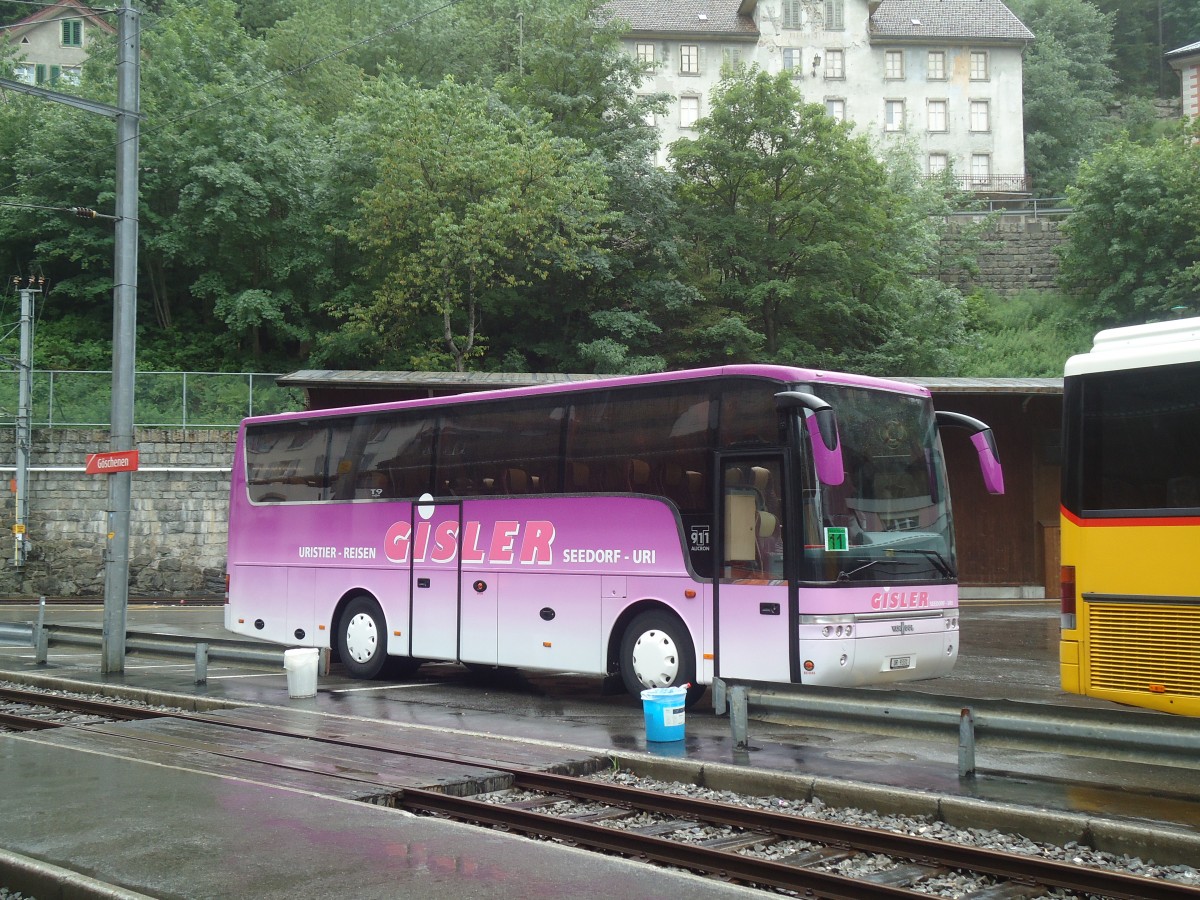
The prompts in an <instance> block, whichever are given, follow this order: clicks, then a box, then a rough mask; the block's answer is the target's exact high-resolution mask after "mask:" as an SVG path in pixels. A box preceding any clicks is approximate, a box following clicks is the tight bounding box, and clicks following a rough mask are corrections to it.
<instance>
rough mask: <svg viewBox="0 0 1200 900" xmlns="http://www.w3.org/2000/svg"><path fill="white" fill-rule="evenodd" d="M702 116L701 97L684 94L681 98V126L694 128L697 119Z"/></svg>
mask: <svg viewBox="0 0 1200 900" xmlns="http://www.w3.org/2000/svg"><path fill="white" fill-rule="evenodd" d="M699 118H700V98H699V97H697V96H695V95H692V96H684V97H680V98H679V127H680V128H694V127H695V126H696V120H697V119H699Z"/></svg>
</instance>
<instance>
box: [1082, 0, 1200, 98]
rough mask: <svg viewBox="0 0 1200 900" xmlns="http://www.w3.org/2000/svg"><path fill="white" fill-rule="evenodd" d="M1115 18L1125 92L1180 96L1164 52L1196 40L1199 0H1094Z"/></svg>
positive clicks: (1115, 45) (1118, 67)
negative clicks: (1164, 57)
mask: <svg viewBox="0 0 1200 900" xmlns="http://www.w3.org/2000/svg"><path fill="white" fill-rule="evenodd" d="M1094 5H1095V6H1096V7H1097V8H1098V9H1100V10H1101V11H1102V12H1105V13H1108V14H1110V15H1111V16H1112V18H1113V26H1114V27H1113V35H1114V41H1113V49H1114V51H1115V56H1116V62H1115V67H1116V71H1117V74H1118V75H1119V76H1120V78H1121V91H1122V93H1124V94H1132V95H1145V96H1160V97H1171V96H1178V92H1179V79H1178V78H1177V77H1176V76H1175V73H1174V72H1173V71H1172V70H1171V68H1170V67H1169V66H1167V65H1166V63H1165V62H1164V61H1163V54H1164V53H1167V52H1169V51H1171V50H1174V49H1175V48H1177V47H1182V46H1184V45H1185V44H1190V43H1192V42H1193V41H1194V40H1196V27H1197V23H1200V0H1094Z"/></svg>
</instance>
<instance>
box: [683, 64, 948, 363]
mask: <svg viewBox="0 0 1200 900" xmlns="http://www.w3.org/2000/svg"><path fill="white" fill-rule="evenodd" d="M711 108H712V111H711V113H710V115H709V116H708V117H707V118H706V119H702V120H701V121H700V122H698V123H697V129H698V137H697V138H696V139H695V140H688V139H684V140H680V141H677V142H676V143H675V144H673V145H672V146H671V151H670V152H671V157H672V159H673V161H674V164H675V167H676V169H677V170H678V172H679V174H680V177H681V178H682V187H681V191H680V194H681V205H682V207H683V209H684V214H685V216H686V218H687V221H688V223H689V226H690V228H691V232H692V234H693V235H694V240H695V241H696V245H697V254H698V256H699V257H700V258H701V260H702V267H700V266H698V267H697V272H698V275H699V280H698V282H697V283H698V285H699V286H700V288H701V290H702V291H703V292H704V293H705V295H706V297H707V300H708V302H709V303H710V304H711V305H712V308H710V310H709V317H708V322H707V327H706V331H704V332H702V333H701V334H699V335H696V336H697V337H701V338H704V337H707V338H708V339H709V340H713V339H720V338H724V339H725V340H726V341H730V339H732V341H731V342H728V343H723V344H718V345H715V347H716V352H715V353H713V356H714V357H716V358H720V356H721V355H723V351H725V352H728V349H732V351H733V353H732V355H734V356H741V355H744V354H745V353H746V352H747V351H749V350H751V349H753V347H754V345H755V344H757V345H759V346H761V348H762V350H761V355H762V356H764V357H765V358H767V359H770V360H775V361H780V362H796V363H805V364H809V365H829V366H840V367H850V368H856V369H865V370H869V371H876V372H881V371H902V370H904V369H906V368H908V366H909V365H910V364H915V362H914V360H912V359H911V358H910V356H909V354H910V353H911V352H913V351H914V350H915V349H916V348H917V347H918V345H919V344H920V342H921V340H924V341H925V342H928V343H930V344H932V345H933V346H944V344H945V343H946V341H947V340H948V336H949V335H950V334H951V333H953V332H954V331H955V330H956V329H957V327H958V322H959V321H960V318H959V315H958V311H957V308H956V307H957V302H958V298H957V295H956V292H954V291H953V290H951V289H949V288H945V287H944V286H942V285H940V284H936V283H934V282H932V281H930V280H928V279H927V278H925V277H923V276H924V275H925V272H924V267H925V266H926V265H927V264H928V262H929V259H930V257H929V255H928V254H930V253H932V252H933V251H934V248H935V245H936V240H934V236H933V235H932V233H930V232H928V231H926V230H925V229H926V227H927V226H926V225H925V222H926V220H927V217H926V216H925V215H923V214H914V213H915V212H916V210H917V209H918V206H916V205H914V199H913V197H912V196H911V195H910V194H908V193H905V192H902V191H900V190H897V189H896V188H895V187H894V185H893V183H892V180H891V177H890V175H889V172H888V170H887V169H886V168H885V166H884V165H883V164H882V163H881V162H879V161H878V160H877V159H876V158H875V155H874V153H873V151H872V148H871V146H870V145H869V144H868V142H867V141H866V140H865V139H864V138H860V137H855V136H853V135H852V133H851V132H850V130H849V129H848V128H847V127H846V126H844V125H842V124H839V123H837V122H835V121H834V120H833V119H831V118H830V117H829V116H827V115H825V112H824V109H823V107H821V106H819V105H817V104H806V103H804V102H803V99H802V98H801V96H800V94H799V92H798V90H797V89H796V87H795V86H794V85H793V82H792V79H791V78H790V77H788V75H787V74H786V73H784V74H781V75H779V76H776V77H772V76H769V75H767V74H766V73H763V72H760V71H758V70H756V69H749V70H744V69H739V70H737V71H733V72H730V73H727V75H726V76H725V77H724V78H723V79H722V81H721V82H720V84H719V85H718V86H717V88H716V89H715V90H714V91H713V94H712V107H711ZM718 310H719V311H720V312H719V313H717V311H718ZM731 320H736V321H731ZM910 328H911V331H910V332H909V335H910V336H911V338H912V339H911V340H906V339H905V337H906V336H905V331H906V329H910ZM739 333H740V335H741V337H740V338H739ZM751 335H757V336H758V339H757V340H753V339H752V340H747V338H749V337H750V336H751ZM727 348H728V349H727ZM710 353H712V351H711V350H710Z"/></svg>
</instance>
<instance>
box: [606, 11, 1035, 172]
mask: <svg viewBox="0 0 1200 900" xmlns="http://www.w3.org/2000/svg"><path fill="white" fill-rule="evenodd" d="M608 10H609V12H610V13H611V14H612V15H613V16H614V17H615V18H619V19H623V20H625V21H626V22H628V23H629V25H630V31H629V33H628V34H627V36H626V40H625V43H626V46H627V47H628V50H629V52H630V53H631V54H633V55H635V56H637V57H638V58H639V59H643V60H646V61H649V62H653V63H654V64H655V65H656V66H657V68H656V70H655V74H654V75H653V76H652V77H651V78H649V79H647V81H646V82H644V83H643V88H642V89H643V90H644V91H645V92H646V93H658V92H662V93H667V94H669V95H671V97H672V98H673V102H672V108H671V110H670V112H669V113H668V114H667V115H665V116H661V117H659V118H658V120H656V122H655V124H656V125H657V126H658V127H659V130H660V132H661V134H662V145H663V148H664V149H663V150H662V151H661V152H660V162H664V161H665V160H666V151H665V148H666V146H667V145H669V144H670V143H671V142H672V141H675V140H677V139H678V138H680V137H684V136H690V135H694V134H695V130H694V123H695V122H696V120H697V119H699V118H700V117H702V116H704V115H705V114H706V113H707V112H708V98H709V96H710V93H711V91H712V88H713V86H714V85H715V84H716V83H717V81H718V80H719V79H720V76H721V68H722V64H723V63H725V62H735V61H736V62H742V63H745V64H747V65H753V64H756V65H758V66H759V68H761V69H763V70H765V71H767V72H769V73H772V74H775V73H778V72H781V71H789V72H791V73H792V77H793V78H794V79H795V80H796V83H797V85H798V86H799V88H800V90H801V92H802V93H803V95H804V98H805V99H806V100H807V101H809V102H816V103H823V104H824V105H825V108H826V111H827V112H829V114H830V115H832V116H834V117H835V118H838V119H842V120H848V121H851V122H853V123H854V125H855V126H856V128H857V130H858V131H859V132H860V133H866V134H869V135H873V136H876V137H877V138H878V139H880V140H881V141H888V140H896V139H901V140H906V141H911V142H913V144H914V145H915V146H916V147H917V148H918V149H919V151H920V153H921V154H922V156H923V158H924V160H925V167H926V171H927V173H929V174H936V173H938V172H941V171H943V170H944V169H946V168H950V169H952V170H953V171H954V172H955V173H956V174H958V175H959V176H960V178H961V181H962V184H963V186H964V187H967V188H970V189H973V190H976V191H981V192H988V193H1005V192H1020V191H1025V190H1027V189H1028V184H1027V179H1026V176H1025V146H1024V142H1025V135H1024V126H1023V113H1022V86H1021V55H1022V51H1023V50H1024V48H1025V46H1026V44H1028V43H1029V42H1030V41H1031V40H1033V34H1032V32H1030V31H1029V29H1028V28H1026V27H1025V26H1024V25H1023V24H1022V23H1021V22H1020V20H1018V19H1017V17H1016V16H1015V15H1013V13H1012V12H1011V11H1010V10H1009V9H1008V7H1006V6H1005V5H1004V4H1003V3H1002V2H1000V0H882V2H880V0H611V2H610V3H609V4H608Z"/></svg>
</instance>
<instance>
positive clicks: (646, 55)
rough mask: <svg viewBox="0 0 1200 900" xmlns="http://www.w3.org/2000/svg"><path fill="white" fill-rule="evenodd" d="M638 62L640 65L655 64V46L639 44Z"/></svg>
mask: <svg viewBox="0 0 1200 900" xmlns="http://www.w3.org/2000/svg"><path fill="white" fill-rule="evenodd" d="M637 61H638V62H640V63H648V64H651V65H653V64H654V45H653V44H638V45H637Z"/></svg>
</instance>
